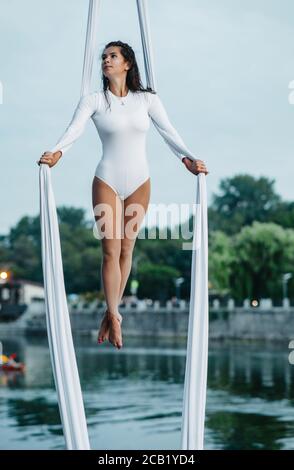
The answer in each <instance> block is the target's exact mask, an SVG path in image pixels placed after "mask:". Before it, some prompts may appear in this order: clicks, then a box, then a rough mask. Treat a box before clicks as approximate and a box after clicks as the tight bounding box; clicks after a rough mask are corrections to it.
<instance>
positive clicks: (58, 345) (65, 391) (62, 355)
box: [40, 0, 208, 450]
mask: <svg viewBox="0 0 294 470" xmlns="http://www.w3.org/2000/svg"><path fill="white" fill-rule="evenodd" d="M136 2H137V11H138V19H139V25H140V33H141V42H142V48H143V53H144V66H145V73H146V80H147V85H148V86H150V87H152V88H154V89H155V88H156V86H155V77H154V65H153V54H152V44H151V36H150V28H149V19H148V12H147V1H146V0H136ZM99 6H100V0H89V12H88V24H87V34H86V44H85V53H84V64H83V75H82V86H81V96H83V95H85V94H87V93H89V91H90V88H91V75H92V66H93V61H94V57H95V51H96V40H97V25H98V8H99ZM154 124H155V125H156V123H154ZM167 143H168V142H167ZM40 218H41V232H42V262H43V274H44V286H45V301H46V317H47V328H48V338H49V347H50V355H51V362H52V367H53V373H54V379H55V385H56V389H57V394H58V403H59V409H60V415H61V420H62V425H63V431H64V436H65V441H66V446H67V448H68V449H79V450H82V449H85V450H86V449H89V448H90V445H89V438H88V432H87V426H86V419H85V412H84V406H83V400H82V394H81V387H80V382H79V376H78V370H77V364H76V358H75V353H74V347H73V341H72V334H71V327H70V320H69V313H68V307H67V303H66V295H65V288H64V279H63V268H62V258H61V249H60V239H59V230H58V221H57V214H56V206H55V200H54V195H53V191H52V185H51V175H50V169H49V167H48V165H40ZM207 266H208V242H207V196H206V179H205V175H204V174H203V173H201V174H199V175H198V176H197V177H196V214H195V218H194V236H193V250H192V272H191V295H190V310H189V326H188V341H187V356H186V370H185V383H184V396H183V412H182V435H181V445H182V449H192V450H201V449H203V438H204V421H205V403H206V381H207V356H208V268H207Z"/></svg>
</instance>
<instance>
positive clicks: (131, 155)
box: [51, 89, 196, 199]
mask: <svg viewBox="0 0 294 470" xmlns="http://www.w3.org/2000/svg"><path fill="white" fill-rule="evenodd" d="M107 93H108V97H109V100H110V105H111V107H110V109H109V106H108V103H107V102H106V100H105V97H104V93H103V91H97V92H94V93H90V94H88V95H85V96H83V97H82V98H81V99H80V101H79V103H78V105H77V107H76V110H75V112H74V115H73V117H72V120H71V122H70V124H69V125H68V127H67V129H66V130H65V132H64V134H63V135H62V136H61V138H60V139H59V140H58V142H57V143H56V145H55V146H54V147H53V148H52V149H51V152H56V151H57V150H61V151H62V154H64V153H65V152H66V151H67V150H68V149H69V148H70V147H71V146H72V144H73V143H74V142H75V141H76V140H77V139H78V137H80V135H81V134H82V133H83V131H84V129H85V125H86V123H87V121H88V120H89V118H90V117H91V118H92V121H93V122H94V124H95V126H96V129H97V131H98V134H99V137H100V139H101V142H102V149H103V152H102V157H101V160H100V161H99V163H98V165H97V167H96V171H95V176H96V177H98V178H100V179H101V180H103V181H104V182H105V183H107V184H108V185H109V186H110V187H111V188H112V189H113V190H114V191H115V192H116V194H117V195H118V196H119V197H120V198H121V199H126V198H127V197H128V196H129V195H130V194H132V193H133V192H134V191H135V190H136V189H137V188H138V187H139V186H141V185H142V184H143V183H144V182H145V181H146V180H147V179H148V178H149V168H148V162H147V157H146V134H147V131H148V129H149V127H150V119H149V118H151V119H152V122H153V124H154V125H155V127H156V129H157V130H158V132H159V133H160V134H161V136H162V137H163V138H164V140H165V142H166V143H167V144H168V146H169V147H170V149H171V150H172V151H173V152H174V153H175V155H176V156H177V157H178V158H179V159H182V158H184V157H188V158H190V159H191V160H196V156H195V155H194V154H192V152H190V150H189V149H188V148H187V147H186V145H185V144H184V142H183V140H182V138H181V137H180V135H179V134H178V132H177V131H176V129H175V128H174V127H173V126H172V124H171V122H170V121H169V118H168V115H167V113H166V110H165V108H164V106H163V104H162V102H161V100H160V98H159V96H158V95H157V94H153V93H149V92H143V91H136V92H132V91H131V90H129V91H128V94H127V95H126V96H125V97H118V96H116V95H114V94H113V93H112V92H111V91H110V90H109V89H108V90H107ZM122 103H123V104H122Z"/></svg>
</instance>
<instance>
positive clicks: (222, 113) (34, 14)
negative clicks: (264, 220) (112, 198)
mask: <svg viewBox="0 0 294 470" xmlns="http://www.w3.org/2000/svg"><path fill="white" fill-rule="evenodd" d="M148 4H149V16H150V22H151V33H152V40H153V47H154V56H155V69H156V78H157V92H158V94H159V96H160V97H161V99H162V101H163V103H164V105H165V107H166V110H167V112H168V114H169V117H170V120H171V122H172V123H173V124H174V126H175V127H176V129H177V130H178V132H179V133H180V135H181V136H182V138H183V139H184V141H185V143H186V145H187V146H188V147H189V148H190V149H191V150H192V151H193V152H194V153H195V154H196V155H197V156H199V158H201V159H202V160H204V161H205V162H206V164H207V167H208V169H209V171H210V174H209V175H208V176H207V178H206V182H207V190H208V196H209V201H210V200H211V195H212V193H213V192H216V191H217V189H218V184H219V181H220V180H221V179H222V178H226V177H230V176H233V175H235V174H237V173H250V174H252V175H256V176H267V177H269V178H271V179H274V180H275V181H276V185H275V187H276V190H277V191H278V192H279V193H280V194H281V195H282V197H283V198H284V199H287V200H293V199H294V184H293V181H292V179H293V150H292V149H293V145H292V141H293V131H292V128H293V123H294V105H290V104H289V101H288V95H289V89H288V85H289V82H291V81H292V80H294V2H293V0H281V2H278V1H277V0H246V1H243V0H149V2H148ZM0 8H1V10H0V22H1V28H0V81H1V84H2V87H3V103H2V104H1V105H0V129H1V139H0V155H1V163H2V165H1V170H0V198H1V206H0V207H1V219H0V233H6V232H7V231H8V230H9V228H10V227H11V226H12V225H13V224H15V223H16V222H17V221H18V220H19V218H20V217H21V216H23V215H25V214H28V215H37V214H38V212H39V180H38V175H39V166H38V165H36V160H37V159H38V158H39V156H40V155H41V153H42V152H43V151H44V150H48V149H50V147H52V146H53V145H54V144H55V142H56V141H57V140H58V138H59V137H60V135H61V134H62V132H63V131H64V129H65V128H66V126H67V125H68V122H69V121H70V119H71V116H72V113H73V111H74V108H75V106H76V103H77V101H78V99H79V92H80V82H81V70H82V61H83V49H84V41H85V32H86V19H87V8H88V1H86V0H71V1H70V2H69V1H68V0H50V2H49V1H47V2H46V1H45V0H43V1H41V2H40V1H38V0H26V1H25V2H24V1H22V0H10V1H9V2H8V1H5V0H0ZM100 13H101V16H100V18H101V19H100V29H99V38H98V50H97V56H98V55H100V53H101V51H102V49H103V47H104V45H105V44H106V43H107V42H108V41H110V40H118V39H120V40H122V41H124V42H128V43H130V44H131V45H132V47H133V48H134V50H135V52H136V55H137V59H138V62H139V66H140V70H141V75H142V79H143V82H145V77H144V68H143V60H142V59H143V58H142V52H141V44H140V37H139V29H138V22H137V12H136V4H135V0H124V1H121V0H104V1H103V0H102V7H101V10H100ZM93 86H94V89H100V88H101V78H100V73H98V57H97V66H96V69H95V80H94V84H93ZM147 149H148V158H149V163H150V172H151V187H152V190H151V191H152V195H151V202H152V203H155V204H156V203H174V202H176V203H192V202H193V201H194V197H195V177H194V176H193V175H192V174H191V173H189V172H188V171H187V170H186V169H185V167H184V166H183V165H181V163H180V162H179V160H178V159H177V157H176V156H175V155H174V154H173V153H172V152H171V151H170V150H169V148H168V147H167V145H166V144H165V143H164V141H163V139H162V137H161V136H160V135H159V134H158V133H157V131H156V129H155V128H154V127H153V126H151V128H150V131H149V134H148V141H147ZM100 156H101V143H100V140H99V137H98V135H97V133H96V130H95V128H94V125H93V123H92V122H91V121H89V123H88V126H87V129H86V131H85V133H84V134H83V136H82V137H80V139H79V140H78V141H77V142H76V143H75V144H74V146H73V147H72V148H71V149H70V150H69V151H68V152H67V153H66V154H65V155H64V158H63V159H62V160H61V162H60V163H59V164H58V165H56V166H55V167H54V168H53V169H52V178H53V185H54V191H55V196H56V203H57V205H61V204H65V205H73V206H76V207H84V208H85V209H86V210H87V215H88V217H89V218H91V217H92V207H91V182H92V178H93V174H94V171H95V168H96V165H97V162H98V161H99V159H100Z"/></svg>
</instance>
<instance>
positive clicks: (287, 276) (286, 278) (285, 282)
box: [282, 273, 292, 299]
mask: <svg viewBox="0 0 294 470" xmlns="http://www.w3.org/2000/svg"><path fill="white" fill-rule="evenodd" d="M291 277H292V273H285V274H283V276H282V283H283V298H284V299H287V295H288V292H287V285H288V281H289V279H291Z"/></svg>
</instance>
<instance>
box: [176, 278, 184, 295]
mask: <svg viewBox="0 0 294 470" xmlns="http://www.w3.org/2000/svg"><path fill="white" fill-rule="evenodd" d="M184 280H185V279H184V278H183V277H177V278H176V279H175V286H176V298H177V300H180V288H181V285H182V284H183V282H184Z"/></svg>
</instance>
